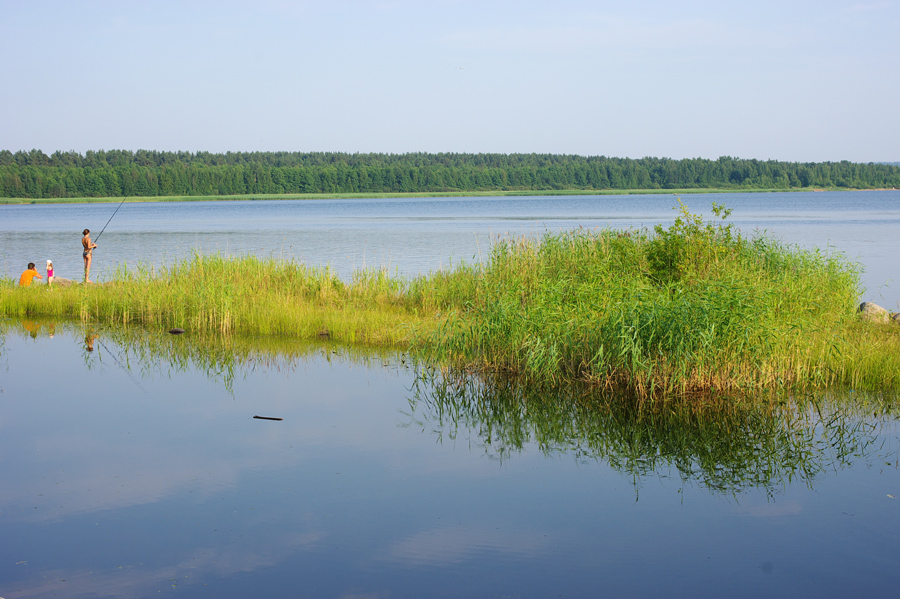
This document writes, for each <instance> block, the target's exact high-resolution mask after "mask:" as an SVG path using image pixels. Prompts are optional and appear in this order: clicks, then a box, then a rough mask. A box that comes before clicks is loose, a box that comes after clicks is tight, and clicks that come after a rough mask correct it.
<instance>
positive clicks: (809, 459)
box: [12, 320, 898, 495]
mask: <svg viewBox="0 0 900 599" xmlns="http://www.w3.org/2000/svg"><path fill="white" fill-rule="evenodd" d="M19 327H20V331H21V332H23V333H24V334H27V335H28V336H30V337H31V338H37V337H38V336H42V335H46V336H51V337H52V336H53V334H54V333H55V331H56V328H57V327H56V324H55V323H51V322H41V323H38V322H35V321H33V320H22V321H21V322H20V323H19ZM12 328H13V329H15V326H13V327H12ZM76 328H79V329H80V333H79V334H80V335H82V336H83V338H84V352H83V354H84V358H85V363H86V364H87V366H88V368H89V369H90V368H94V367H96V366H97V365H101V364H104V363H111V364H112V365H114V366H115V368H117V369H119V370H121V371H122V372H123V373H124V374H125V375H126V376H127V377H128V378H129V379H130V380H131V382H132V383H133V384H134V386H135V388H137V389H139V390H140V391H142V392H143V393H146V391H145V390H144V388H143V387H142V386H141V383H140V381H139V379H142V378H146V377H158V376H163V377H169V378H171V377H173V376H175V375H177V374H179V373H180V374H184V373H193V372H200V373H203V374H204V375H205V376H206V377H207V378H208V379H210V380H211V381H214V382H216V383H217V384H220V385H221V386H222V388H223V389H225V390H227V391H228V392H229V393H233V389H234V386H235V383H236V382H237V381H240V380H246V379H247V377H248V376H250V375H251V374H253V373H255V372H257V371H260V370H263V371H271V372H290V371H293V370H296V369H297V367H298V364H300V363H302V362H304V361H308V360H310V359H311V358H313V357H318V358H323V359H324V360H325V361H326V362H330V361H331V360H332V359H334V358H339V359H341V360H347V359H349V360H352V361H356V362H360V363H366V364H369V365H374V366H376V367H381V368H386V369H391V368H394V369H397V368H407V369H408V368H412V369H413V370H412V372H415V376H414V377H413V378H412V381H413V382H412V385H411V388H410V391H409V395H408V398H407V402H408V406H409V409H408V411H406V412H405V415H404V421H403V423H402V426H405V427H409V428H414V429H418V430H419V431H420V432H421V433H423V434H426V435H430V436H432V437H433V438H434V439H435V440H436V441H437V442H438V443H439V444H442V443H445V442H452V443H456V442H457V441H459V440H460V439H461V438H465V439H466V440H467V442H468V443H469V445H470V446H475V447H478V448H479V449H480V450H481V451H483V452H484V454H485V455H487V456H488V457H489V458H491V459H493V460H497V461H499V462H501V463H502V462H503V461H508V460H510V459H512V458H513V457H514V456H516V455H517V454H521V453H522V452H524V451H526V450H528V449H529V448H532V447H536V448H537V449H539V451H541V452H543V453H544V454H546V455H566V456H571V457H572V458H574V459H575V460H576V461H577V462H579V463H587V462H600V463H605V464H607V465H608V466H610V467H611V468H613V469H614V470H616V471H619V472H622V473H625V474H627V475H628V476H629V477H630V479H631V480H632V483H633V484H634V486H635V488H636V489H639V488H640V486H641V484H642V481H643V480H644V479H646V478H648V477H655V476H677V477H678V479H680V481H681V483H682V484H694V483H696V484H699V485H700V486H702V487H703V488H706V489H707V490H709V491H712V492H714V493H719V494H726V495H737V494H740V493H742V492H744V491H746V490H748V489H764V490H765V491H766V493H768V494H773V493H776V492H778V491H779V490H780V489H784V488H785V486H787V485H789V484H796V483H798V482H800V483H803V484H805V485H810V486H811V485H812V484H813V483H814V481H815V479H816V477H817V476H819V475H820V474H822V473H824V472H829V471H834V470H837V469H843V468H849V467H852V466H853V465H854V463H856V462H857V461H863V462H865V461H866V460H868V459H869V458H871V457H872V456H876V455H877V456H878V459H879V460H895V461H896V455H895V453H894V451H895V450H894V448H886V447H885V445H884V437H883V427H884V426H885V425H888V426H890V425H892V424H893V423H894V422H895V421H896V419H897V414H898V402H897V401H896V398H895V397H886V396H879V395H870V396H866V397H860V396H859V395H858V394H857V395H854V394H853V393H852V391H850V392H829V393H825V394H821V393H820V394H816V395H806V396H804V395H802V394H800V395H792V394H781V395H772V396H770V397H763V398H760V399H759V401H755V402H750V401H740V400H733V401H732V400H726V401H722V402H720V403H719V404H717V405H715V406H706V407H704V408H703V409H700V410H689V409H671V408H669V407H666V408H661V409H653V410H648V409H641V408H637V407H636V406H635V404H634V403H633V402H632V401H630V400H629V399H628V398H623V397H619V396H611V395H607V394H603V393H598V392H597V391H596V389H592V388H588V387H582V386H578V385H570V386H566V387H558V388H551V389H547V388H534V387H526V386H523V385H521V384H518V383H517V382H516V381H515V380H513V379H509V378H505V377H501V376H489V375H485V376H470V375H467V374H458V373H454V372H452V371H446V370H442V369H439V368H433V367H430V366H427V365H423V364H416V363H415V361H414V359H413V358H411V357H409V356H406V355H403V354H397V353H395V352H390V351H383V350H376V349H371V348H365V347H348V346H341V345H333V344H331V343H329V342H327V341H325V342H297V341H295V340H281V339H278V338H274V339H273V338H266V339H249V338H240V337H233V336H229V337H222V336H217V335H200V334H187V335H179V336H174V335H170V334H166V333H165V332H150V331H146V330H142V329H138V328H124V327H123V328H114V329H113V328H104V329H102V330H100V329H97V328H94V327H76ZM95 345H98V346H99V349H100V350H101V351H100V352H99V353H98V354H97V355H96V362H94V361H92V360H90V359H89V358H90V357H91V354H92V353H93V352H94V348H95ZM136 375H137V376H136Z"/></svg>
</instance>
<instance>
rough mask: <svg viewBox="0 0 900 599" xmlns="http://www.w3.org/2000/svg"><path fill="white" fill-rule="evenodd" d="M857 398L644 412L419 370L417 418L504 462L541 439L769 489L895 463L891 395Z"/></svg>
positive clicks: (617, 464)
mask: <svg viewBox="0 0 900 599" xmlns="http://www.w3.org/2000/svg"><path fill="white" fill-rule="evenodd" d="M860 399H861V398H859V397H857V398H853V399H852V400H848V398H847V396H844V397H839V396H829V397H825V396H817V397H802V398H795V397H790V396H786V395H783V394H773V395H766V396H765V397H760V398H757V399H756V400H754V401H740V402H735V403H728V404H724V403H718V404H716V405H715V407H713V408H710V409H703V410H699V411H698V410H695V409H692V408H691V407H690V406H686V405H683V406H681V408H680V409H671V406H669V407H658V409H648V408H647V407H646V406H645V407H644V408H642V409H637V408H636V406H635V404H634V402H633V401H631V400H630V399H628V398H626V397H624V396H622V395H617V394H614V393H608V392H598V390H597V389H596V388H590V387H587V386H585V385H578V384H574V385H573V384H569V385H564V386H558V387H554V388H542V389H538V388H535V387H531V386H527V385H523V384H521V381H519V380H516V379H512V378H509V377H503V376H477V377H473V376H471V375H467V374H464V373H453V372H450V371H441V370H436V369H424V370H421V371H420V373H419V378H418V380H417V384H416V386H415V387H414V389H413V396H412V398H411V399H410V421H411V422H415V423H417V424H418V425H419V426H420V427H421V428H422V429H423V430H425V431H429V432H430V433H431V434H434V435H436V436H437V437H438V438H439V439H441V440H443V439H445V438H446V439H448V440H456V439H457V438H458V436H459V435H460V433H467V434H468V435H470V436H474V437H475V438H476V439H477V442H478V443H480V444H481V446H482V447H483V448H484V451H485V452H487V453H488V454H489V455H491V456H492V457H495V458H498V459H509V458H511V457H512V456H513V455H514V454H516V453H518V452H521V451H523V450H524V449H525V448H526V447H527V446H537V447H538V448H540V450H541V451H543V452H545V453H548V454H559V453H565V454H568V455H571V456H573V457H574V458H575V459H576V460H579V461H584V460H598V461H601V462H605V463H608V464H609V465H610V466H611V467H612V468H614V469H616V470H619V471H622V472H625V473H627V474H629V475H631V476H632V477H633V479H634V482H635V484H636V485H638V484H639V480H640V479H641V478H643V477H645V476H651V475H660V474H662V475H665V476H668V475H669V473H670V471H672V470H673V469H674V471H675V472H677V474H678V475H679V476H680V477H681V480H682V482H683V483H685V484H687V483H694V482H696V483H699V484H701V485H703V486H704V487H706V488H708V489H709V490H711V491H714V492H718V493H726V494H732V493H739V492H741V491H742V490H745V489H749V488H761V489H765V490H766V491H768V492H769V493H772V492H776V491H778V490H779V489H780V488H783V487H784V486H786V485H787V484H788V483H789V482H791V481H796V480H800V481H804V482H805V483H806V484H810V485H811V484H812V483H813V481H814V479H815V478H816V476H817V475H819V474H821V473H823V472H824V471H827V470H832V469H834V468H836V467H841V466H846V465H849V464H850V463H852V462H854V461H857V460H862V461H866V460H868V459H869V458H870V457H872V456H874V455H876V454H878V455H879V458H878V459H879V460H883V459H886V458H887V459H892V460H894V461H896V460H897V455H896V448H893V449H892V450H891V449H890V448H885V447H884V445H883V443H884V438H883V437H879V433H880V431H881V428H880V423H881V422H882V421H889V422H895V421H896V418H897V406H896V404H892V403H891V402H890V401H888V402H884V401H882V399H883V398H879V397H877V396H867V397H866V398H865V399H864V400H863V401H865V402H872V404H871V405H869V406H868V407H862V406H861V403H860ZM873 405H875V406H877V407H875V412H876V413H877V414H878V416H873V414H872V413H871V412H870V411H869V410H871V409H872V406H873ZM882 454H883V455H882Z"/></svg>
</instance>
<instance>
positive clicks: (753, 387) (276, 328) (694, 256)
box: [0, 201, 900, 406]
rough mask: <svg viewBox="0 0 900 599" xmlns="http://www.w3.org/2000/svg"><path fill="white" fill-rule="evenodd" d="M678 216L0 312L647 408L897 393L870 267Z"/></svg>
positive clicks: (177, 276) (55, 293) (136, 284)
mask: <svg viewBox="0 0 900 599" xmlns="http://www.w3.org/2000/svg"><path fill="white" fill-rule="evenodd" d="M676 208H677V209H678V210H679V214H678V218H677V219H676V220H675V223H674V225H672V226H671V227H669V228H668V229H664V228H662V227H657V228H656V229H655V230H654V231H647V230H624V231H620V230H595V231H589V230H583V229H579V230H574V231H569V232H564V233H556V234H548V235H546V236H545V237H543V238H542V239H540V240H534V239H514V238H505V239H499V240H497V241H496V242H495V243H494V244H493V246H492V249H491V254H490V256H489V259H488V260H487V261H486V262H484V263H481V264H462V265H457V266H455V267H454V268H452V269H449V270H443V271H438V272H434V273H430V274H428V275H424V276H420V277H416V278H413V279H404V278H401V277H392V276H390V275H389V274H388V273H387V272H386V271H385V270H378V269H370V270H363V271H358V272H356V273H354V274H353V276H352V278H351V279H350V280H349V281H348V282H345V281H343V280H342V279H340V278H339V277H337V276H336V275H335V274H334V273H333V272H332V271H330V270H329V269H327V268H325V269H317V268H309V267H307V266H304V265H303V264H299V263H296V262H292V261H282V260H275V259H261V258H256V257H253V256H245V257H240V258H225V257H222V256H220V255H199V254H195V255H193V256H190V257H188V258H187V259H185V260H184V261H182V262H179V263H176V264H174V265H172V266H170V267H166V268H161V269H158V270H153V269H148V268H138V269H135V270H125V269H122V270H121V271H120V272H118V273H116V275H115V276H114V278H113V280H111V281H109V282H108V283H106V284H103V285H77V286H74V287H69V288H53V289H51V290H48V289H47V288H46V286H41V285H38V286H33V287H31V288H27V289H19V288H17V287H15V286H14V285H13V282H12V281H9V280H7V281H5V282H2V283H0V315H6V316H10V317H20V318H21V317H29V316H32V315H42V316H48V317H54V318H71V319H76V320H79V321H81V322H97V323H101V324H104V325H132V324H134V325H141V326H144V327H148V328H151V329H159V328H162V329H168V328H171V327H180V328H184V329H187V330H189V331H192V332H196V333H203V334H211V335H219V336H229V335H242V336H252V337H258V338H266V337H278V338H284V339H293V340H308V339H330V340H332V341H335V342H339V343H346V344H365V345H370V346H383V347H392V348H410V349H411V350H412V351H415V352H418V353H419V355H420V356H422V357H423V358H427V359H429V360H434V361H435V362H436V363H442V364H445V365H447V366H448V367H450V368H452V369H455V370H461V371H463V370H464V371H468V372H495V373H505V374H509V375H513V376H515V377H517V378H518V379H520V380H522V381H523V382H525V383H526V384H531V385H538V386H552V385H556V384H559V383H561V382H565V381H573V380H578V381H584V382H587V383H588V384H590V385H592V386H595V387H600V388H603V389H607V390H611V391H616V392H620V393H626V394H628V395H630V396H631V397H633V398H634V399H635V400H636V402H637V403H638V405H640V404H642V403H644V402H648V401H649V402H651V403H652V402H657V401H661V400H666V399H668V398H691V401H692V402H694V403H695V404H696V405H701V406H702V405H708V404H710V403H711V402H715V401H716V399H715V398H719V397H722V398H724V397H732V396H734V394H740V393H751V394H757V393H758V392H759V391H760V390H764V389H778V388H785V387H792V386H810V387H825V386H834V385H845V386H853V387H855V388H858V389H860V390H876V389H888V390H893V391H896V390H898V389H900V375H898V373H900V351H898V350H900V327H896V325H884V326H881V325H871V324H863V323H860V322H858V321H857V319H856V318H855V316H854V312H855V307H856V302H857V298H858V297H859V288H858V287H859V272H858V266H857V265H855V264H853V263H850V262H848V261H846V260H845V259H844V258H843V257H842V256H841V255H839V254H826V253H823V252H820V251H817V250H803V249H799V248H795V247H791V246H786V245H783V244H781V243H779V242H776V241H774V240H772V239H769V238H766V237H756V238H745V237H743V236H741V235H740V234H739V233H738V232H737V231H735V230H734V229H732V227H731V226H730V225H728V224H725V220H724V219H726V218H727V216H728V212H729V211H728V210H726V209H725V208H724V207H722V206H719V205H716V204H714V212H715V215H716V218H715V219H713V220H711V221H708V222H707V221H704V220H703V219H702V218H701V217H699V216H697V215H693V214H691V213H690V212H689V211H688V210H687V208H686V207H685V206H684V205H683V204H681V202H680V201H679V205H678V206H676ZM711 398H712V399H711ZM729 401H730V400H729Z"/></svg>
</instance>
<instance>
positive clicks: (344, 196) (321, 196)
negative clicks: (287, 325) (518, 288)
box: [0, 187, 881, 205]
mask: <svg viewBox="0 0 900 599" xmlns="http://www.w3.org/2000/svg"><path fill="white" fill-rule="evenodd" d="M795 191H802V192H813V191H822V190H819V189H810V188H804V189H801V188H796V189H765V188H759V189H757V188H752V189H734V188H702V189H698V188H689V189H601V190H597V189H590V190H586V189H565V190H559V189H547V190H539V191H531V190H526V191H459V192H457V191H447V192H417V193H301V194H244V195H230V196H223V195H209V196H129V197H128V198H126V199H125V201H126V202H135V203H136V202H236V201H258V200H348V199H379V198H453V197H465V198H474V197H535V196H575V195H685V194H719V193H779V192H795ZM827 191H858V190H853V189H849V188H837V187H835V188H828V189H827ZM872 191H881V190H872ZM122 199H123V198H122V196H116V197H99V198H89V197H84V198H37V199H35V198H3V197H0V205H3V204H9V205H18V204H98V203H110V202H116V203H118V202H121V201H122Z"/></svg>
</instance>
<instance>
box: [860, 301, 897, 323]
mask: <svg viewBox="0 0 900 599" xmlns="http://www.w3.org/2000/svg"><path fill="white" fill-rule="evenodd" d="M856 312H857V314H859V317H860V318H862V319H863V320H867V321H869V322H883V323H886V322H890V321H891V313H890V312H888V311H887V310H885V309H884V308H882V307H881V306H879V305H878V304H873V303H872V302H863V303H861V304H860V305H859V308H857V310H856ZM895 322H896V320H895Z"/></svg>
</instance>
